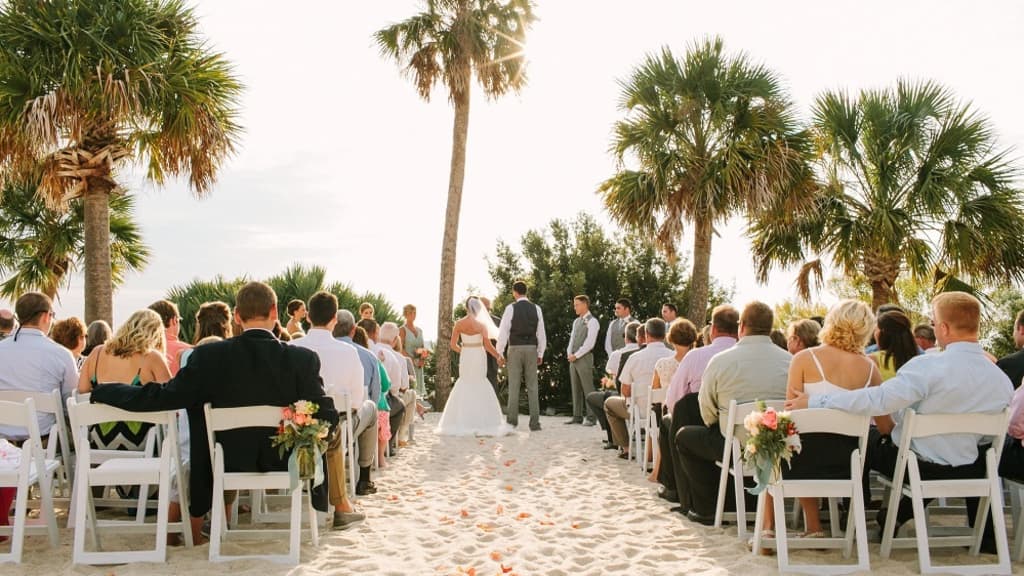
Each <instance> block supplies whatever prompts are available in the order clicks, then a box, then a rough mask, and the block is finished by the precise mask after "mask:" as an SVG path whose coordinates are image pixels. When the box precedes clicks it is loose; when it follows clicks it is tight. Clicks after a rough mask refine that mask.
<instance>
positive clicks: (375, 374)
mask: <svg viewBox="0 0 1024 576" xmlns="http://www.w3.org/2000/svg"><path fill="white" fill-rule="evenodd" d="M337 319H338V321H337V323H336V324H335V325H334V328H332V329H331V334H332V335H333V336H334V338H335V339H336V340H340V341H342V342H344V343H346V344H350V345H352V347H354V348H355V349H356V353H358V354H359V362H360V363H361V364H362V366H363V390H364V391H365V392H366V397H367V398H369V399H370V400H372V401H373V403H374V405H375V406H377V405H378V403H379V402H380V394H381V391H380V370H379V367H380V361H378V360H377V357H376V356H374V355H373V352H370V351H369V350H368V349H367V342H366V341H365V338H366V331H365V330H364V331H363V339H364V341H363V342H359V343H357V342H355V341H354V340H353V338H354V337H355V335H356V330H357V329H358V327H357V326H356V319H355V316H353V315H352V313H351V312H349V311H348V310H338V314H337Z"/></svg>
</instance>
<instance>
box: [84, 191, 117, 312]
mask: <svg viewBox="0 0 1024 576" xmlns="http://www.w3.org/2000/svg"><path fill="white" fill-rule="evenodd" d="M83 202H84V209H85V215H84V216H85V222H84V235H85V323H86V324H88V323H90V322H92V321H94V320H105V321H106V322H107V324H110V325H111V326H113V325H114V311H113V282H112V280H111V277H110V189H107V188H103V187H100V186H90V187H89V190H88V191H87V192H86V193H85V197H84V198H83Z"/></svg>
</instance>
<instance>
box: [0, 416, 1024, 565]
mask: <svg viewBox="0 0 1024 576" xmlns="http://www.w3.org/2000/svg"><path fill="white" fill-rule="evenodd" d="M438 418H439V415H438V414H430V415H428V417H427V420H426V422H420V423H419V424H418V427H417V430H416V436H415V444H414V445H412V446H410V447H408V448H406V449H404V450H403V451H402V452H401V454H399V455H398V456H396V457H395V458H394V459H393V460H392V462H391V463H390V464H389V466H388V467H387V468H386V469H384V470H381V471H380V472H379V473H375V474H376V476H375V481H376V483H377V486H378V489H379V491H378V493H377V494H375V495H373V496H369V497H364V498H360V499H359V502H358V507H359V508H360V509H361V510H362V511H364V512H366V514H367V520H366V521H365V522H364V523H362V524H360V525H357V526H354V527H351V528H349V529H348V530H345V531H333V532H327V533H326V534H324V533H322V534H321V541H320V547H319V548H313V547H312V545H310V544H309V542H308V538H307V539H304V545H303V549H302V564H301V565H299V566H295V567H287V566H280V565H275V564H270V563H267V562H261V561H235V562H231V563H228V564H210V563H209V562H208V561H207V554H208V549H207V546H199V547H196V548H194V549H191V550H189V549H184V548H172V549H170V550H169V552H168V555H167V563H166V564H160V565H153V564H134V565H120V566H106V567H91V566H74V565H72V564H71V536H72V535H71V532H70V531H69V530H66V529H62V530H61V548H60V549H59V550H47V549H46V546H45V538H43V537H31V538H29V539H28V541H27V542H26V548H27V550H26V552H25V558H24V564H22V565H21V566H17V567H15V566H12V565H5V566H4V567H3V568H2V573H3V574H12V575H13V574H53V573H67V574H102V575H109V574H119V575H120V574H124V575H131V574H140V575H141V574H186V573H188V574H210V573H230V574H232V576H249V575H252V576H256V575H258V576H271V575H276V574H310V575H313V574H437V575H443V574H475V575H481V576H482V575H492V574H506V575H507V574H519V575H526V574H545V575H566V576H568V575H573V576H584V575H598V574H630V575H647V574H651V575H653V574H748V575H752V574H765V573H774V572H775V571H776V561H775V559H774V558H770V557H755V556H752V555H751V554H750V553H749V552H748V551H747V549H746V545H745V543H743V542H740V541H739V540H737V538H736V532H735V528H723V529H718V530H716V529H712V528H706V527H704V526H700V525H697V524H693V523H690V522H688V521H686V520H685V519H683V518H682V517H681V516H679V515H678V514H675V513H672V512H670V511H669V507H670V505H669V504H668V503H667V502H665V501H663V500H660V499H658V498H657V497H656V495H655V491H656V485H655V484H651V483H649V482H647V481H646V479H645V477H644V475H643V474H641V472H640V470H639V465H637V464H636V463H633V462H630V463H627V462H626V461H624V460H620V459H618V458H616V457H615V453H614V452H613V451H606V450H601V449H600V441H601V439H602V438H603V434H602V433H601V432H600V430H599V429H598V428H584V427H582V426H564V425H563V424H562V422H563V421H564V418H543V419H542V425H543V430H542V431H540V432H533V433H531V432H527V431H526V430H525V429H526V425H525V419H524V418H521V419H520V420H521V422H520V430H519V432H518V433H517V434H514V435H511V436H507V437H504V438H440V437H438V436H437V435H435V434H434V432H433V427H434V425H436V423H437V421H438ZM869 518H870V513H869ZM873 525H874V523H873V522H872V521H871V520H870V519H869V530H870V529H871V527H873ZM130 538H131V539H132V540H135V541H137V542H141V543H142V545H145V544H146V543H145V542H143V541H142V540H139V539H140V538H141V537H140V536H131V537H130ZM111 540H113V539H112V538H111V539H108V541H111ZM115 543H116V542H114V541H111V545H113V544H115ZM129 543H130V544H134V543H135V542H132V541H131V540H130V541H129ZM266 547H267V545H266V544H261V543H250V542H244V543H231V544H229V545H228V546H226V551H228V552H246V551H249V552H257V551H259V550H261V549H263V548H266ZM277 548H278V549H279V550H282V551H283V548H284V547H283V546H282V545H279V546H277ZM870 551H871V567H872V571H873V572H875V573H885V574H916V573H917V555H916V552H915V551H913V550H898V551H895V552H894V554H893V557H892V558H891V559H888V560H882V559H881V558H880V557H879V556H878V545H877V544H871V546H870ZM965 556H966V554H962V553H959V552H956V553H954V552H952V551H945V552H939V553H936V554H935V555H934V557H935V559H936V561H938V562H950V561H954V562H955V561H958V560H959V557H965ZM982 558H984V560H985V561H994V560H995V557H994V556H983V557H982ZM794 559H795V560H796V561H813V562H823V561H832V562H837V563H838V562H842V561H843V558H842V556H841V554H840V553H839V551H834V552H811V551H801V552H798V553H796V555H795V556H794ZM965 560H966V558H965ZM1014 570H1015V572H1017V573H1020V572H1021V570H1022V566H1021V565H1014Z"/></svg>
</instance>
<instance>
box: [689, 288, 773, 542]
mask: <svg viewBox="0 0 1024 576" xmlns="http://www.w3.org/2000/svg"><path fill="white" fill-rule="evenodd" d="M774 320H775V317H774V313H773V312H772V309H771V307H770V306H768V305H767V304H764V303H761V302H752V303H750V304H747V306H746V307H745V308H744V309H743V313H742V314H740V325H739V332H740V340H739V342H737V343H736V345H735V346H733V347H732V348H730V349H728V350H725V351H724V352H720V353H718V354H716V355H715V356H714V357H713V358H712V359H711V360H710V361H709V362H708V365H707V368H706V369H705V370H704V375H703V377H702V378H701V385H700V392H698V401H699V404H700V413H701V417H702V419H703V421H704V422H703V424H696V425H689V424H688V425H685V426H683V427H682V428H680V429H679V432H677V433H676V436H675V438H674V439H673V440H674V442H675V446H676V456H678V457H679V464H680V466H679V471H680V472H681V474H682V478H677V479H676V486H677V487H678V488H677V490H678V495H679V503H680V507H681V508H683V509H687V512H686V517H687V518H689V519H690V520H692V521H694V522H699V523H701V524H705V525H711V524H713V523H714V521H715V518H714V514H715V502H716V500H717V498H718V480H719V469H718V466H717V465H716V464H715V461H717V460H719V459H720V458H721V457H722V449H723V448H724V447H725V436H724V435H723V433H722V427H724V426H725V422H726V419H725V417H726V416H727V415H726V414H724V411H726V410H727V409H728V408H729V403H730V402H731V401H732V400H736V402H737V403H739V404H742V403H745V402H753V401H754V400H771V399H782V398H785V397H786V379H787V377H788V375H789V362H790V359H791V358H792V356H791V355H790V354H789V352H786V351H785V350H782V349H780V348H779V347H778V346H776V345H775V344H774V343H772V340H771V338H769V337H768V335H769V334H771V332H772V323H773V322H774ZM684 360H685V359H684ZM731 486H732V484H731V483H730V484H729V487H730V488H731Z"/></svg>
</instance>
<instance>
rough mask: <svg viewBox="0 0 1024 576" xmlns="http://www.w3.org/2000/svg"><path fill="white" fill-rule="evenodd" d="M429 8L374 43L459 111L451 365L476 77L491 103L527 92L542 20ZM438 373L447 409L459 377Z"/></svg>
mask: <svg viewBox="0 0 1024 576" xmlns="http://www.w3.org/2000/svg"><path fill="white" fill-rule="evenodd" d="M423 8H424V10H423V11H422V12H420V13H418V14H416V15H415V16H413V17H411V18H409V19H408V20H405V21H403V22H399V23H397V24H392V25H391V26H388V27H387V28H384V29H382V30H379V31H378V32H377V33H376V34H374V39H375V41H376V42H377V45H378V46H379V47H380V50H381V53H382V54H383V56H384V57H385V58H387V59H389V60H393V61H395V62H396V63H397V64H398V65H399V66H401V67H402V68H403V72H404V73H406V74H407V75H408V76H409V77H410V78H411V79H412V80H413V82H414V83H415V84H416V91H417V92H418V93H419V95H420V97H421V98H423V99H424V100H428V101H429V100H430V94H431V92H432V91H433V89H434V87H435V85H437V83H438V81H439V80H440V81H441V82H442V83H443V84H444V87H445V88H446V89H447V90H448V100H449V102H451V104H452V105H453V106H454V107H455V123H454V128H453V131H452V157H451V170H450V172H449V175H448V207H447V209H446V210H445V222H444V240H443V242H442V245H441V280H440V289H439V297H438V313H437V354H439V355H440V357H442V358H447V357H448V354H449V348H448V341H449V339H450V338H451V330H452V311H453V303H452V299H453V297H454V292H455V249H456V246H457V244H458V234H459V210H460V206H461V204H462V184H463V180H464V177H465V173H466V137H467V135H468V133H469V99H470V98H469V97H470V91H471V89H472V84H473V78H474V76H475V77H476V79H477V81H478V82H479V83H480V86H481V88H483V91H484V95H485V96H486V97H487V98H489V99H497V98H499V97H501V96H503V95H505V94H507V93H508V92H510V91H511V92H519V90H520V89H522V87H523V86H525V85H526V75H525V64H526V62H525V58H524V54H523V43H524V42H525V40H526V30H527V28H528V27H529V26H530V24H531V23H532V22H533V21H534V19H535V18H534V15H533V2H532V1H531V0H426V1H425V2H424V6H423ZM438 366H439V368H438V371H437V382H436V387H437V399H436V402H437V403H438V405H439V406H440V407H444V403H445V401H446V400H447V398H448V392H449V390H450V389H451V370H450V368H449V366H448V363H447V362H440V363H438Z"/></svg>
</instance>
